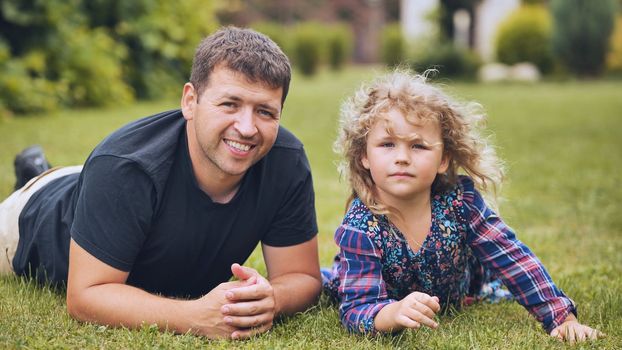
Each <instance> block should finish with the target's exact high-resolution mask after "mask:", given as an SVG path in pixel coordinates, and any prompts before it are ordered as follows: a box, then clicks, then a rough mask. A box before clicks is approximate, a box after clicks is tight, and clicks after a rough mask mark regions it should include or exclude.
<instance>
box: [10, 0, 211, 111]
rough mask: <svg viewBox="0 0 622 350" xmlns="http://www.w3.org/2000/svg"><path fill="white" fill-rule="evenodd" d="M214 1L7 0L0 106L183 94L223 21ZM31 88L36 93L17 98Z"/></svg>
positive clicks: (35, 107)
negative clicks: (203, 46) (202, 45)
mask: <svg viewBox="0 0 622 350" xmlns="http://www.w3.org/2000/svg"><path fill="white" fill-rule="evenodd" d="M215 6H216V5H215V4H214V2H211V1H208V2H205V1H202V0H180V1H175V2H172V1H160V0H135V1H116V0H114V1H113V0H71V1H67V0H46V1H39V0H2V1H0V23H1V25H2V31H1V32H0V83H1V84H3V85H2V87H4V88H6V91H0V105H2V106H3V108H4V109H9V110H11V111H13V112H15V113H29V112H35V111H44V110H49V109H50V108H55V107H56V106H60V105H66V106H70V107H71V106H78V105H79V106H86V105H89V106H93V105H95V106H97V105H106V104H120V103H124V102H127V101H131V100H132V99H133V97H134V94H136V95H137V96H138V97H140V98H158V97H162V96H164V95H167V94H168V93H170V92H173V91H174V92H175V93H179V89H180V84H181V83H183V82H184V81H186V80H187V77H188V73H189V71H190V66H191V64H192V58H193V56H194V50H195V47H196V45H197V44H198V43H199V41H200V40H201V39H202V38H203V37H204V36H205V35H207V34H209V33H210V32H211V31H212V30H214V29H215V28H216V27H217V26H218V23H217V21H216V20H215V17H214V13H215ZM198 9H200V10H198ZM29 89H33V90H32V95H33V96H28V97H29V98H30V99H26V98H23V97H20V96H16V95H19V94H22V93H24V94H26V95H27V94H28V92H29ZM31 97H32V98H31ZM52 101H54V102H52Z"/></svg>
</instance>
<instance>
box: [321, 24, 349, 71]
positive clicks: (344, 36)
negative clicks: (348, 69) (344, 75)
mask: <svg viewBox="0 0 622 350" xmlns="http://www.w3.org/2000/svg"><path fill="white" fill-rule="evenodd" d="M326 35H327V38H326V46H327V48H326V54H327V56H328V57H327V60H328V64H329V66H330V68H331V69H333V70H338V69H341V67H343V66H344V64H345V63H346V62H347V61H348V59H349V58H350V55H351V54H352V41H353V35H352V31H351V30H350V27H349V26H348V25H346V24H333V25H331V26H330V27H329V28H328V33H327V34H326Z"/></svg>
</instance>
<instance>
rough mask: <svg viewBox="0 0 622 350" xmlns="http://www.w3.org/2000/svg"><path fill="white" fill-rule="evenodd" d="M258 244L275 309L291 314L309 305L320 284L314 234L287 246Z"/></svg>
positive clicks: (317, 293)
mask: <svg viewBox="0 0 622 350" xmlns="http://www.w3.org/2000/svg"><path fill="white" fill-rule="evenodd" d="M261 247H262V250H263V256H264V260H265V262H266V268H267V270H268V279H269V280H270V283H271V284H272V288H274V299H275V302H276V305H275V308H276V310H275V312H276V313H277V314H285V315H291V314H294V313H296V312H299V311H304V310H305V309H306V308H308V307H309V306H311V305H312V304H313V303H314V302H315V301H316V300H317V298H318V296H319V294H320V290H321V288H322V277H321V275H320V263H319V260H318V247H317V236H315V237H313V238H312V239H310V240H309V241H307V242H304V243H301V244H298V245H295V246H290V247H271V246H268V245H265V244H262V246H261Z"/></svg>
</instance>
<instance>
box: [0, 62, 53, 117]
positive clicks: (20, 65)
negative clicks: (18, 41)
mask: <svg viewBox="0 0 622 350" xmlns="http://www.w3.org/2000/svg"><path fill="white" fill-rule="evenodd" d="M58 92H59V91H58V85H57V84H55V83H53V82H51V81H49V80H46V79H43V78H38V77H32V76H31V74H30V72H29V71H28V69H27V68H26V66H25V64H24V62H23V61H22V60H19V59H11V60H8V61H6V62H5V63H3V64H2V68H1V69H0V105H4V106H5V107H6V109H8V110H10V111H12V112H14V113H18V114H20V113H21V114H23V113H37V112H49V111H52V110H55V109H57V108H58V101H59V99H58ZM3 114H5V115H7V114H8V113H6V112H4V113H3Z"/></svg>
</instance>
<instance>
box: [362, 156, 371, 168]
mask: <svg viewBox="0 0 622 350" xmlns="http://www.w3.org/2000/svg"><path fill="white" fill-rule="evenodd" d="M361 164H363V168H365V169H367V170H369V159H367V153H365V154H363V155H362V156H361Z"/></svg>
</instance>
